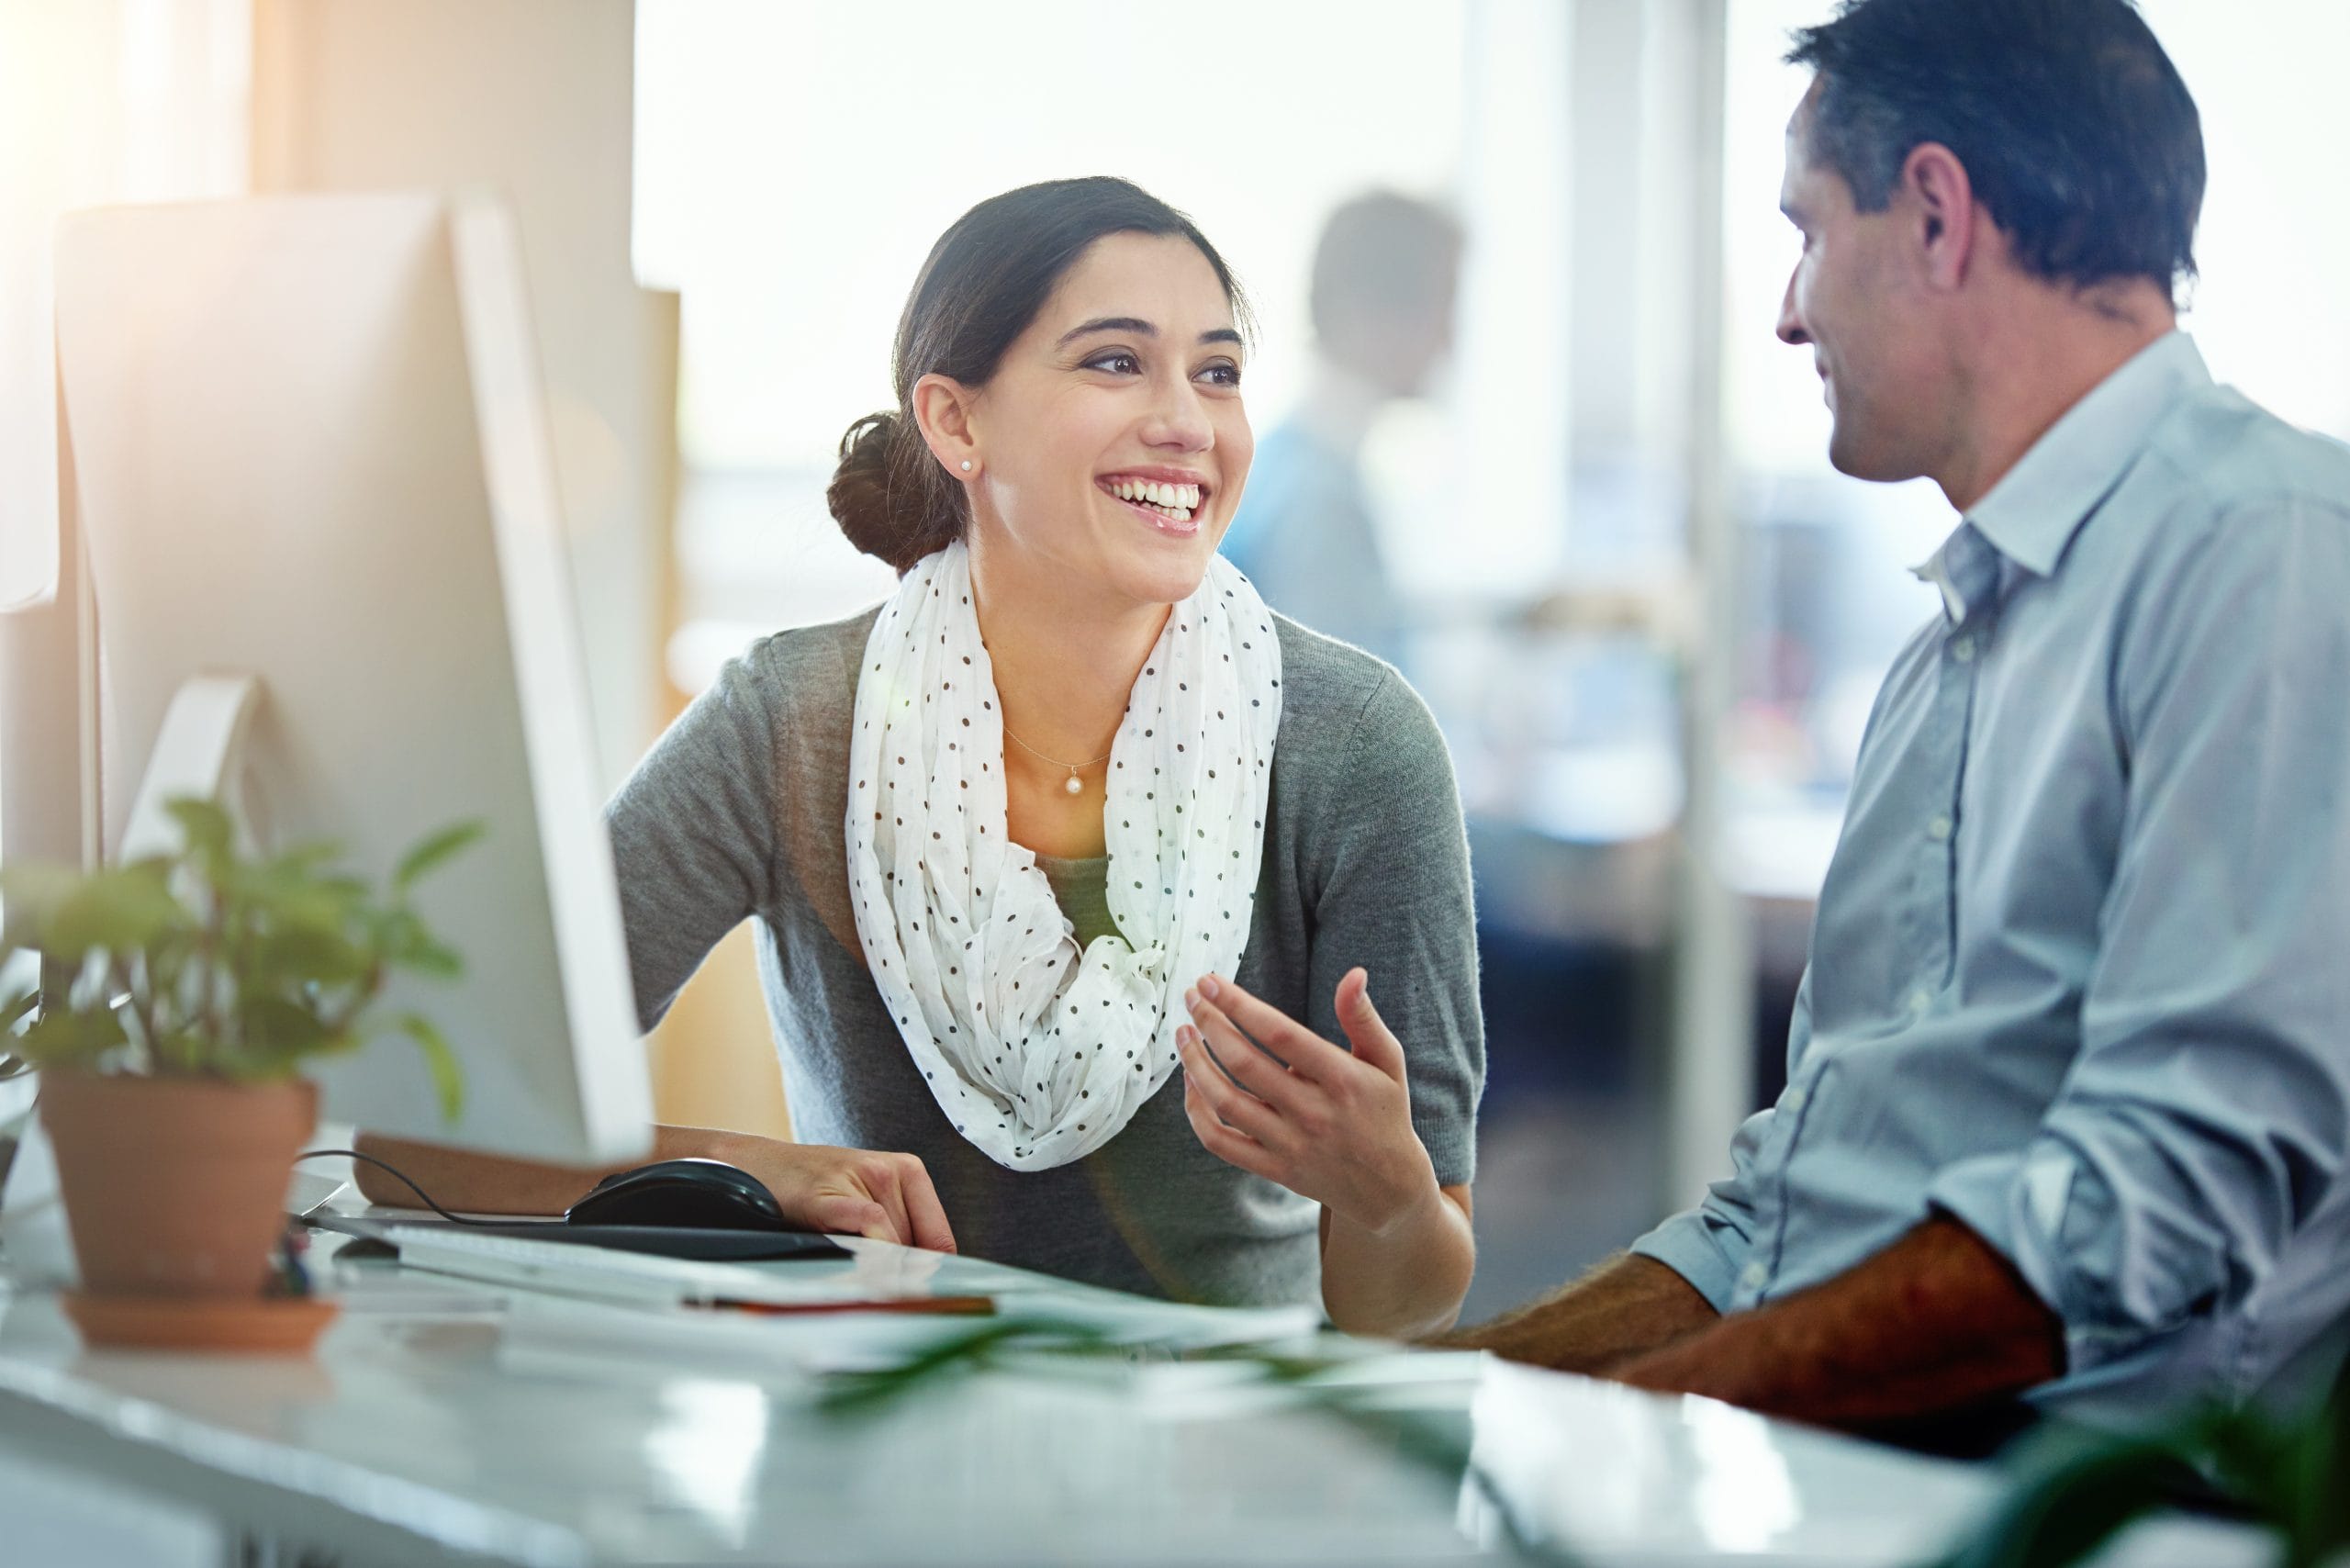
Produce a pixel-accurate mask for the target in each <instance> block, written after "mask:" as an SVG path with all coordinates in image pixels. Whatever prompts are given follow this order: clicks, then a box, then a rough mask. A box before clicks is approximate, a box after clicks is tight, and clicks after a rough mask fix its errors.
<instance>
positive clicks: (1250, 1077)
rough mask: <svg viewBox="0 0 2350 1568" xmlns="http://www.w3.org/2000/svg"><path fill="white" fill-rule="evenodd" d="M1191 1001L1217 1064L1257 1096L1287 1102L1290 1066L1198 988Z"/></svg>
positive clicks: (1197, 1029)
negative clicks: (1267, 1051)
mask: <svg viewBox="0 0 2350 1568" xmlns="http://www.w3.org/2000/svg"><path fill="white" fill-rule="evenodd" d="M1191 1004H1192V1025H1193V1026H1194V1032H1195V1033H1197V1034H1198V1035H1200V1036H1203V1039H1204V1041H1205V1043H1206V1046H1207V1048H1208V1050H1209V1052H1210V1053H1211V1054H1212V1055H1213V1056H1214V1058H1215V1062H1216V1065H1217V1066H1218V1067H1221V1068H1222V1069H1223V1070H1225V1072H1226V1073H1229V1074H1230V1075H1231V1077H1232V1081H1234V1082H1235V1083H1237V1084H1239V1085H1240V1087H1241V1088H1243V1089H1246V1090H1247V1091H1248V1092H1249V1093H1251V1094H1254V1095H1255V1096H1256V1097H1257V1098H1258V1099H1259V1100H1266V1101H1270V1102H1271V1103H1274V1104H1277V1105H1279V1104H1283V1103H1286V1102H1287V1101H1288V1100H1289V1097H1290V1094H1289V1091H1290V1088H1291V1085H1292V1079H1291V1075H1290V1070H1289V1069H1287V1068H1286V1067H1283V1066H1282V1065H1281V1063H1280V1062H1279V1061H1278V1060H1276V1059H1275V1058H1272V1057H1270V1056H1267V1055H1266V1054H1265V1053H1264V1052H1263V1051H1261V1050H1259V1049H1258V1048H1257V1047H1256V1045H1255V1044H1254V1043H1253V1042H1251V1041H1250V1040H1249V1038H1248V1036H1246V1035H1244V1034H1242V1033H1241V1032H1240V1030H1239V1029H1238V1028H1237V1026H1236V1025H1234V1024H1233V1022H1232V1020H1231V1019H1229V1018H1227V1017H1225V1015H1224V1014H1222V1013H1220V1012H1218V1011H1217V1010H1216V1008H1215V1005H1214V1003H1213V1002H1206V1001H1203V1000H1202V999H1201V998H1200V996H1199V995H1198V993H1197V992H1193V993H1192V998H1191ZM1177 1034H1178V1036H1181V1030H1178V1031H1177Z"/></svg>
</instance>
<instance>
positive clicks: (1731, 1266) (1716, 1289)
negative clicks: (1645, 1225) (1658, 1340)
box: [1628, 1109, 1777, 1313]
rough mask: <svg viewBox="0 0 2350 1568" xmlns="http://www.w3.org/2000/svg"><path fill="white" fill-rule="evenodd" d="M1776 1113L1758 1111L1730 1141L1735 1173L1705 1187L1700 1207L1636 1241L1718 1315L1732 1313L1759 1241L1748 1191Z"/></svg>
mask: <svg viewBox="0 0 2350 1568" xmlns="http://www.w3.org/2000/svg"><path fill="white" fill-rule="evenodd" d="M1775 1114H1777V1113H1775V1112H1774V1111H1771V1110H1767V1109H1766V1110H1762V1111H1757V1112H1756V1113H1755V1114H1753V1115H1751V1116H1749V1117H1747V1118H1746V1122H1745V1125H1744V1126H1740V1128H1739V1129H1738V1136H1737V1137H1735V1138H1733V1139H1732V1140H1731V1141H1730V1163H1731V1171H1730V1174H1729V1176H1727V1177H1725V1178H1723V1179H1722V1180H1721V1181H1719V1182H1715V1183H1714V1184H1713V1185H1711V1186H1710V1187H1708V1188H1707V1189H1706V1195H1705V1197H1704V1198H1703V1199H1702V1200H1700V1201H1699V1203H1698V1204H1697V1206H1696V1207H1695V1208H1691V1209H1684V1210H1683V1211H1682V1212H1681V1213H1679V1214H1677V1215H1673V1217H1672V1218H1671V1219H1668V1220H1666V1221H1665V1222H1664V1223H1663V1224H1662V1225H1660V1226H1657V1227H1656V1228H1655V1229H1654V1230H1651V1231H1650V1232H1649V1233H1648V1234H1647V1235H1646V1236H1643V1237H1641V1238H1639V1240H1637V1241H1635V1242H1633V1243H1632V1245H1631V1247H1630V1248H1629V1249H1628V1250H1630V1251H1631V1252H1632V1253H1633V1254H1634V1255H1635V1256H1638V1257H1641V1258H1652V1259H1654V1260H1656V1261H1658V1262H1660V1263H1662V1264H1663V1265H1664V1266H1665V1267H1666V1268H1668V1269H1670V1270H1672V1271H1673V1272H1674V1273H1676V1274H1678V1275H1680V1276H1681V1277H1682V1278H1683V1279H1684V1280H1686V1281H1688V1282H1689V1284H1690V1286H1691V1288H1692V1289H1694V1290H1695V1291H1696V1293H1697V1294H1699V1295H1702V1296H1704V1297H1705V1298H1706V1301H1707V1305H1710V1306H1712V1307H1713V1309H1714V1310H1715V1311H1716V1312H1721V1313H1727V1312H1728V1311H1729V1308H1730V1297H1731V1296H1732V1295H1733V1294H1735V1293H1736V1292H1737V1290H1738V1275H1739V1271H1740V1270H1741V1269H1743V1268H1745V1267H1746V1260H1747V1256H1748V1254H1749V1253H1751V1251H1752V1250H1753V1243H1754V1204H1753V1201H1752V1199H1751V1197H1750V1196H1749V1194H1748V1192H1747V1178H1748V1172H1749V1170H1751V1167H1752V1165H1753V1162H1754V1154H1755V1150H1757V1149H1759V1148H1762V1140H1763V1139H1764V1138H1765V1137H1768V1136H1769V1132H1770V1126H1771V1119H1772V1117H1773V1116H1774V1115H1775Z"/></svg>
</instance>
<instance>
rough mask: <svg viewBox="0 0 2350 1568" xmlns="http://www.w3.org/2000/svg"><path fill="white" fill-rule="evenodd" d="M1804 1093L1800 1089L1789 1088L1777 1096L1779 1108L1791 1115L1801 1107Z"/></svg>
mask: <svg viewBox="0 0 2350 1568" xmlns="http://www.w3.org/2000/svg"><path fill="white" fill-rule="evenodd" d="M1804 1099H1805V1095H1804V1092H1803V1091H1802V1090H1800V1089H1790V1090H1788V1091H1787V1092H1785V1094H1782V1095H1780V1096H1779V1109H1781V1110H1782V1111H1785V1112H1786V1113H1787V1114H1790V1115H1793V1114H1796V1113H1797V1112H1799V1111H1801V1110H1802V1109H1803V1103H1804Z"/></svg>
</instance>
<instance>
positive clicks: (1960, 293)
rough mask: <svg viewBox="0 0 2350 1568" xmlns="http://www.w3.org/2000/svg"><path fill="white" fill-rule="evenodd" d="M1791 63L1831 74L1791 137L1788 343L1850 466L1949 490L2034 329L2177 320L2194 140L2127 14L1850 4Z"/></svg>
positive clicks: (2033, 1)
mask: <svg viewBox="0 0 2350 1568" xmlns="http://www.w3.org/2000/svg"><path fill="white" fill-rule="evenodd" d="M1787 59H1788V61H1789V62H1791V63H1794V64H1798V65H1808V66H1810V67H1812V68H1813V69H1814V71H1815V72H1816V73H1818V74H1817V75H1816V77H1815V79H1814V81H1813V83H1812V85H1811V89H1810V91H1809V92H1808V93H1807V94H1806V95H1805V97H1804V101H1803V103H1802V105H1801V106H1800V107H1798V108H1797V109H1796V116H1795V118H1794V119H1793V120H1792V121H1791V122H1790V123H1789V125H1788V128H1787V174H1786V185H1785V190H1784V192H1783V194H1782V199H1781V205H1782V206H1783V207H1785V210H1786V212H1787V215H1788V217H1789V218H1791V219H1792V220H1793V221H1794V222H1795V224H1796V227H1797V229H1799V230H1801V231H1802V233H1803V237H1804V250H1803V255H1802V258H1801V259H1800V260H1799V261H1798V262H1797V263H1796V270H1795V274H1794V276H1793V277H1792V278H1790V279H1789V281H1788V286H1787V295H1786V299H1785V304H1784V306H1783V307H1782V309H1781V312H1780V319H1779V335H1780V337H1782V338H1783V339H1785V341H1786V342H1790V343H1808V344H1810V345H1811V346H1812V349H1813V353H1814V356H1815V358H1816V360H1817V362H1818V367H1819V372H1820V375H1821V376H1822V377H1823V379H1825V380H1826V382H1827V384H1828V398H1829V403H1830V408H1831V409H1833V410H1834V411H1835V416H1836V425H1835V433H1834V435H1833V436H1832V437H1831V438H1830V447H1829V456H1830V460H1831V461H1833V462H1834V463H1835V465H1836V466H1837V467H1839V468H1840V469H1842V470H1843V471H1844V472H1846V473H1848V474H1853V475H1856V476H1861V477H1863V478H1873V479H1903V478H1910V477H1914V476H1918V475H1920V474H1938V475H1939V473H1940V472H1941V470H1940V469H1939V468H1938V467H1937V464H1938V463H1941V462H1942V461H1943V460H1944V458H1945V454H1947V452H1948V450H1949V449H1950V447H1951V444H1952V443H1953V442H1961V441H1963V440H1964V437H1965V433H1966V432H1965V430H1964V427H1965V425H1966V424H1967V422H1968V421H1969V420H1971V419H1973V418H1974V417H1975V414H1976V412H1977V410H1976V409H1975V408H1974V407H1973V406H1972V404H1971V399H1972V398H1973V397H1974V395H1975V391H1976V389H1977V388H1976V385H1975V384H1976V382H1977V380H1978V378H1979V377H1980V375H1983V374H1986V373H1992V374H1996V369H1997V367H1996V366H1986V365H1985V364H1982V363H1981V362H1982V360H1983V357H1984V355H1985V353H1986V349H1987V347H1988V346H1989V345H1993V344H1997V343H1999V340H2001V339H2002V338H2003V337H2005V336H2008V335H2009V333H2010V332H2012V330H2014V329H2015V328H2017V327H2019V326H2020V325H2023V324H2025V323H2026V322H2027V321H2029V322H2030V324H2031V326H2032V327H2033V328H2034V330H2039V329H2041V328H2044V327H2045V326H2047V325H2048V324H2049V323H2051V322H2054V323H2057V324H2059V325H2062V324H2064V323H2065V322H2067V321H2077V322H2078V323H2079V324H2080V325H2081V326H2082V327H2083V328H2084V329H2085V330H2087V331H2088V332H2090V333H2091V334H2093V333H2094V331H2095V330H2096V329H2097V325H2098V322H2099V321H2103V322H2106V323H2109V324H2119V325H2128V326H2143V325H2144V324H2146V323H2145V322H2144V321H2143V320H2142V318H2151V317H2154V316H2159V317H2161V318H2162V323H2161V324H2166V323H2167V319H2168V316H2169V311H2170V308H2171V300H2172V293H2173V290H2174V288H2175V287H2176V286H2177V284H2178V283H2179V282H2180V280H2182V279H2186V278H2190V277H2192V276H2193V275H2194V272H2195V256H2194V238H2195V222H2196V217H2197V214H2198V212H2199V210H2200V208H2201V206H2202V200H2203V140H2202V130H2201V127H2200V124H2199V120H2198V118H2197V116H2196V111H2195V103H2194V100H2193V99H2192V98H2191V97H2189V96H2188V92H2187V88H2186V85H2185V84H2183V83H2182V82H2181V81H2180V80H2179V77H2178V73H2177V71H2176V70H2174V69H2173V68H2172V66H2171V62H2170V60H2169V58H2168V57H2167V56H2166V55H2165V54H2164V52H2163V50H2162V46H2161V45H2160V44H2159V43H2157V42H2156V41H2155V40H2154V34H2153V33H2152V32H2150V31H2149V30H2148V29H2147V28H2146V24H2145V22H2144V20H2143V18H2141V17H2140V16H2139V15H2138V13H2137V10H2136V9H2135V7H2134V6H2132V5H2130V4H2128V3H2127V0H1845V4H1844V6H1843V7H1842V9H1841V11H1840V12H1839V13H1838V14H1837V16H1836V17H1835V19H1834V20H1832V21H1830V22H1827V23H1824V24H1822V25H1820V26H1818V27H1815V28H1805V29H1803V30H1802V31H1800V32H1798V33H1797V34H1796V44H1795V48H1794V49H1793V50H1791V51H1790V52H1789V54H1788V56H1787ZM2001 346H2002V347H2004V346H2005V345H2001Z"/></svg>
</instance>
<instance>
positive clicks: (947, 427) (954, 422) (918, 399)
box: [913, 372, 979, 479]
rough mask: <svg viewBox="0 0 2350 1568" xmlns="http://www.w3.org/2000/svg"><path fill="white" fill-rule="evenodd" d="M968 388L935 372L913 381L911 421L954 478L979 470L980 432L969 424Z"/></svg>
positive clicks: (969, 403)
mask: <svg viewBox="0 0 2350 1568" xmlns="http://www.w3.org/2000/svg"><path fill="white" fill-rule="evenodd" d="M973 401H974V398H973V396H972V393H971V390H970V388H968V387H967V386H964V385H963V384H962V383H961V382H959V381H957V380H956V379H955V378H954V377H953V376H951V375H938V374H937V373H935V372H933V373H932V374H931V375H925V376H923V378H922V379H921V380H920V381H917V382H915V383H914V395H913V406H914V423H915V425H916V426H917V427H919V428H920V429H921V431H922V439H923V442H924V443H925V444H926V445H928V446H929V448H930V454H931V455H932V456H933V457H935V458H937V459H938V463H939V465H940V466H941V467H943V468H945V469H946V473H947V476H948V477H949V478H954V479H966V478H969V477H972V476H975V475H976V474H978V472H979V434H978V431H975V430H974V429H973V428H972V418H971V416H972V404H973Z"/></svg>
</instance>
